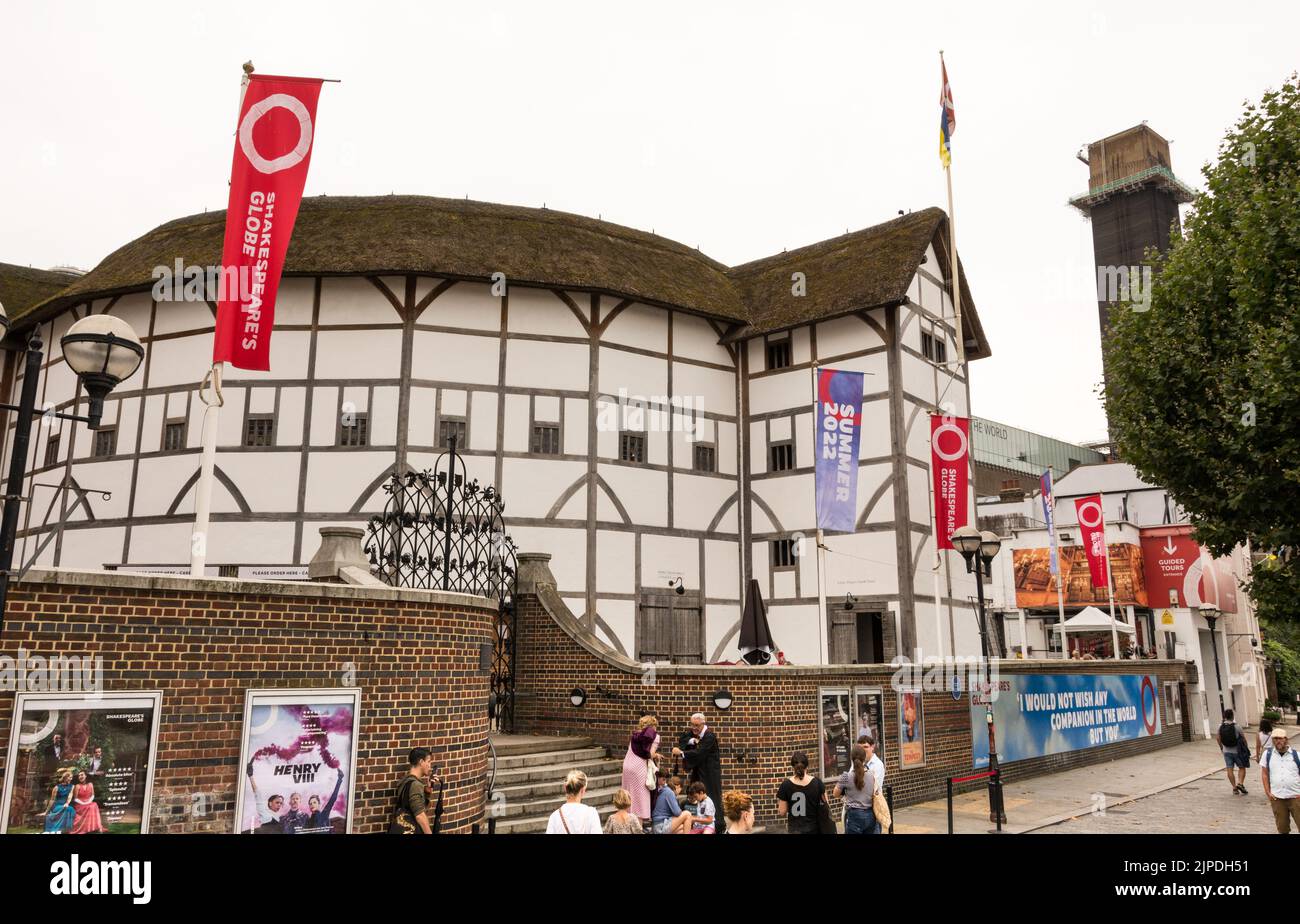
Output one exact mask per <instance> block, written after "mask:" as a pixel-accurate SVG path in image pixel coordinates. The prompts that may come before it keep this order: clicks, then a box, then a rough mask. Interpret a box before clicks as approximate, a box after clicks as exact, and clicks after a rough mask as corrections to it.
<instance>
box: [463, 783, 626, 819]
mask: <svg viewBox="0 0 1300 924" xmlns="http://www.w3.org/2000/svg"><path fill="white" fill-rule="evenodd" d="M620 788H622V787H621V786H620V784H619V783H618V782H615V783H614V785H612V786H601V787H600V788H592V787H588V789H587V795H586V796H584V797H583V799H582V801H583V802H584V803H586V804H587V805H594V806H595V807H596V809H597V810H598V811H600V812H601V813H602V815H601V817H604V809H605V808H607V807H609V808H610V810H611V811H613V808H612V807H613V804H614V793H616V792H618V791H619V789H620ZM563 803H564V793H557V794H556V795H554V796H550V795H548V796H543V797H542V798H540V799H531V800H528V801H522V800H521V801H514V800H510V799H506V800H503V801H497V800H496V799H493V800H492V801H491V802H489V803H488V812H489V813H492V814H494V815H495V816H496V818H497V826H498V828H497V830H500V825H501V821H502V820H503V819H506V818H515V819H518V818H542V819H543V820H544V819H547V818H549V817H550V816H551V812H553V811H555V810H556V809H557V808H559V807H560V806H561V805H562V804H563Z"/></svg>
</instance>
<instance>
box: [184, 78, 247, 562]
mask: <svg viewBox="0 0 1300 924" xmlns="http://www.w3.org/2000/svg"><path fill="white" fill-rule="evenodd" d="M241 70H242V71H243V76H242V77H240V80H239V105H238V106H237V107H236V109H235V123H236V125H238V123H239V113H240V112H242V111H243V108H244V95H245V94H246V93H247V92H248V82H249V79H250V77H251V76H252V74H253V62H252V61H246V62H244V64H243V66H242V67H241ZM232 179H233V177H232ZM219 278H220V280H221V281H222V282H224V280H225V274H224V273H222V274H221V276H220V277H219ZM221 295H222V293H221V292H218V293H217V299H218V304H219V303H220V299H221ZM213 336H214V337H215V336H216V334H215V332H214V333H213ZM224 367H225V363H217V362H214V363H213V364H212V368H210V369H209V370H208V374H207V375H205V376H204V377H203V381H202V382H200V383H199V400H200V401H202V402H203V404H204V405H205V408H204V411H203V455H202V457H201V459H200V461H199V480H198V483H197V484H195V486H194V530H193V532H191V533H190V577H196V578H197V577H203V574H204V570H205V569H206V567H207V562H208V526H209V522H210V517H211V512H212V481H213V472H214V471H215V469H216V464H217V422H218V419H219V417H220V414H221V406H222V405H223V404H224V403H225V399H224V398H223V397H222V396H221V373H222V370H223V369H224ZM205 386H210V389H211V399H210V400H209V398H208V397H207V396H205V394H204V392H205Z"/></svg>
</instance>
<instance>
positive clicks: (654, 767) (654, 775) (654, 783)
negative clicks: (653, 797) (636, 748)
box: [645, 760, 659, 792]
mask: <svg viewBox="0 0 1300 924" xmlns="http://www.w3.org/2000/svg"><path fill="white" fill-rule="evenodd" d="M645 788H646V789H648V790H650V791H651V792H654V791H655V790H656V789H658V788H659V765H658V764H657V763H655V762H654V761H653V760H647V761H646V762H645Z"/></svg>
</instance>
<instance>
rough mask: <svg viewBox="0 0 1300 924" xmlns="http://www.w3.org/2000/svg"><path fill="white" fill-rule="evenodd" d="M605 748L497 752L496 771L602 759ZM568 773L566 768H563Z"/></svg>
mask: <svg viewBox="0 0 1300 924" xmlns="http://www.w3.org/2000/svg"><path fill="white" fill-rule="evenodd" d="M604 759H605V749H604V748H598V747H594V746H593V747H588V748H570V749H568V750H564V751H534V752H531V753H526V754H510V755H506V756H504V757H503V756H502V755H501V753H500V752H497V772H498V773H499V772H500V771H502V770H513V769H515V768H517V767H554V766H559V765H561V764H566V765H572V764H578V763H581V762H582V761H589V760H604ZM565 773H568V770H565Z"/></svg>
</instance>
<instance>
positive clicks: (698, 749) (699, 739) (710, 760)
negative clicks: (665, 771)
mask: <svg viewBox="0 0 1300 924" xmlns="http://www.w3.org/2000/svg"><path fill="white" fill-rule="evenodd" d="M673 756H674V757H680V758H681V759H682V763H683V764H684V765H685V767H686V769H687V770H689V771H690V774H691V782H693V783H703V784H704V788H705V790H707V791H708V794H709V798H710V799H711V800H712V801H713V809H714V812H715V813H716V815H717V819H718V820H717V824H716V828H717V832H718V833H719V834H721V833H722V832H723V830H724V829H725V827H726V818H725V816H724V815H723V814H722V751H721V750H720V749H719V748H718V736H717V734H716V733H715V732H714V731H713V730H712V729H710V728H709V726H708V725H707V724H705V721H704V713H702V712H697V713H695V715H693V716H691V727H690V728H688V729H687V730H686V731H685V732H683V733H682V736H681V737H680V738H679V739H678V741H677V747H675V748H673Z"/></svg>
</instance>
